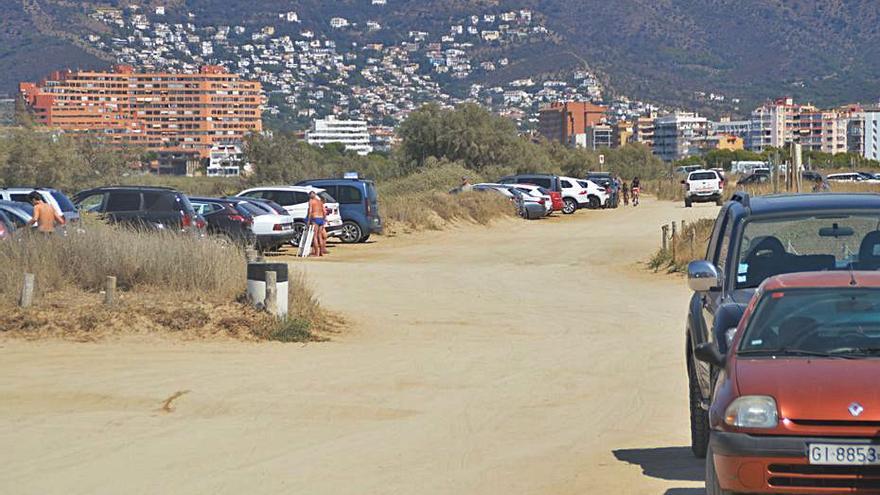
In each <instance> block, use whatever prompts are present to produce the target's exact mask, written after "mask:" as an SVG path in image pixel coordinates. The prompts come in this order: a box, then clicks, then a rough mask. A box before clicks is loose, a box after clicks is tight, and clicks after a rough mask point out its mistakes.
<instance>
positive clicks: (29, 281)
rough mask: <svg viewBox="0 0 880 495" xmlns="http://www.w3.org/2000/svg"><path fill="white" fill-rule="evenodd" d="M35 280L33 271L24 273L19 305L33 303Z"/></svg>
mask: <svg viewBox="0 0 880 495" xmlns="http://www.w3.org/2000/svg"><path fill="white" fill-rule="evenodd" d="M35 283H36V281H35V278H34V274H33V273H25V274H24V284H22V286H21V299H20V300H19V302H18V303H19V306H21V307H22V308H28V307H30V306H31V305H32V304H33V303H34V285H35Z"/></svg>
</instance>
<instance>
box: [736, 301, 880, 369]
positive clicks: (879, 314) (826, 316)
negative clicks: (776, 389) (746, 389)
mask: <svg viewBox="0 0 880 495" xmlns="http://www.w3.org/2000/svg"><path fill="white" fill-rule="evenodd" d="M744 332H745V333H744V334H743V338H742V340H741V341H740V345H739V350H738V351H737V352H738V353H739V354H744V355H745V354H748V355H760V354H767V355H771V354H772V355H776V356H778V355H801V356H822V355H829V356H833V355H840V356H850V357H852V356H877V357H880V290H878V289H864V288H850V287H847V288H822V289H792V290H777V291H771V292H768V293H766V294H764V296H763V297H762V298H761V301H760V302H759V303H758V307H757V309H756V310H755V315H754V316H753V317H752V318H751V320H750V321H749V323H748V326H747V327H746V329H745V330H744Z"/></svg>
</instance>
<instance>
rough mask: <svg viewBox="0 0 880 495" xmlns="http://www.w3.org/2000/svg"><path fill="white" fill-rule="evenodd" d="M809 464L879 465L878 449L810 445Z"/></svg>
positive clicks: (836, 445)
mask: <svg viewBox="0 0 880 495" xmlns="http://www.w3.org/2000/svg"><path fill="white" fill-rule="evenodd" d="M808 453H809V460H810V464H821V465H829V466H865V465H871V464H880V447H878V446H876V445H852V444H839V443H811V444H810V445H809V447H808Z"/></svg>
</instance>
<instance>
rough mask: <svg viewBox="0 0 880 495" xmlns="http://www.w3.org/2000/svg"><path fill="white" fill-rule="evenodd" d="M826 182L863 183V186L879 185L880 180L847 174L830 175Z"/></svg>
mask: <svg viewBox="0 0 880 495" xmlns="http://www.w3.org/2000/svg"><path fill="white" fill-rule="evenodd" d="M825 180H827V181H829V182H861V183H862V184H878V183H880V180H877V179H869V178H867V177H866V176H865V175H863V174H860V173H857V172H847V173H844V174H828V176H827V177H825Z"/></svg>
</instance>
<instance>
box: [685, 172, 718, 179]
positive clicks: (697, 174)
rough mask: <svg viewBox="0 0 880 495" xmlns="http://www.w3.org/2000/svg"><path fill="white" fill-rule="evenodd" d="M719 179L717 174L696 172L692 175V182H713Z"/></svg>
mask: <svg viewBox="0 0 880 495" xmlns="http://www.w3.org/2000/svg"><path fill="white" fill-rule="evenodd" d="M717 178H718V176H717V175H715V172H694V173H692V174H691V177H690V180H713V179H717Z"/></svg>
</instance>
